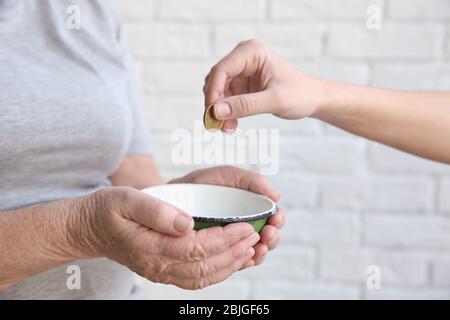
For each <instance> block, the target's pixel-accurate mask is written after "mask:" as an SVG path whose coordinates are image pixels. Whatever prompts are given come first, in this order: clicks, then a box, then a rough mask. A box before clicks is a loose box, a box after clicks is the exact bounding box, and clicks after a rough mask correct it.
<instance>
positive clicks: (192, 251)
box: [187, 241, 208, 261]
mask: <svg viewBox="0 0 450 320" xmlns="http://www.w3.org/2000/svg"><path fill="white" fill-rule="evenodd" d="M187 257H188V259H189V260H190V261H201V260H205V259H206V258H207V257H208V253H207V252H206V250H205V248H204V247H203V245H202V244H201V243H199V242H198V241H195V242H193V244H192V245H191V247H190V248H189V250H188V252H187Z"/></svg>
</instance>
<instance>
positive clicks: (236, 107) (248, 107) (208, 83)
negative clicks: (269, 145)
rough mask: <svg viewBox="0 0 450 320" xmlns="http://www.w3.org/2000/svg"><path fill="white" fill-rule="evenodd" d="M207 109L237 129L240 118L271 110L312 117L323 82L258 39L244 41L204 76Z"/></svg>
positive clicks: (287, 115) (282, 114)
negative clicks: (299, 68)
mask: <svg viewBox="0 0 450 320" xmlns="http://www.w3.org/2000/svg"><path fill="white" fill-rule="evenodd" d="M203 91H204V94H205V108H207V107H208V106H210V105H212V104H214V115H215V117H216V118H217V119H220V120H225V123H224V127H223V129H224V130H226V129H235V128H236V127H237V119H239V118H243V117H247V116H251V115H256V114H260V113H272V114H274V115H276V116H278V117H281V118H284V119H300V118H303V117H308V116H312V115H313V114H314V113H315V112H316V111H317V109H318V108H319V105H320V102H321V99H322V82H321V80H319V79H316V78H313V77H310V76H307V75H305V74H303V73H302V72H300V71H299V70H297V69H296V68H294V67H293V66H292V65H290V64H289V63H287V62H286V61H285V60H283V59H282V58H280V57H279V56H277V55H276V54H275V53H274V52H272V51H271V50H270V49H268V48H267V47H265V46H264V45H262V44H261V43H259V42H258V41H256V40H249V41H244V42H241V43H240V44H239V45H237V46H236V47H235V48H234V49H233V50H232V51H231V52H230V53H229V54H228V55H227V56H225V57H224V58H223V59H222V60H220V61H219V62H218V63H217V64H216V65H215V66H213V67H212V69H211V71H210V72H209V74H208V75H207V76H206V78H205V84H204V87H203Z"/></svg>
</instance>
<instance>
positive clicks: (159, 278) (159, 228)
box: [69, 187, 260, 289]
mask: <svg viewBox="0 0 450 320" xmlns="http://www.w3.org/2000/svg"><path fill="white" fill-rule="evenodd" d="M81 199H82V200H81V201H80V203H79V204H78V208H75V210H74V211H73V212H74V214H73V215H71V218H70V220H71V223H70V232H69V236H70V243H72V246H74V247H76V248H77V250H78V251H79V252H82V255H83V256H84V257H88V258H89V257H91V258H92V257H99V256H105V257H107V258H109V259H112V260H115V261H117V262H119V263H120V264H123V265H125V266H127V267H128V268H130V269H131V270H132V271H134V272H136V273H137V274H139V275H140V276H142V277H145V278H147V279H149V280H151V281H154V282H159V283H164V284H173V285H176V286H178V287H181V288H184V289H201V288H204V287H207V286H209V285H211V284H214V283H217V282H221V281H223V280H225V279H226V278H228V277H229V276H230V275H231V274H232V273H234V272H235V271H237V270H239V269H241V268H242V267H243V266H245V265H246V264H248V263H250V261H251V260H252V258H253V257H254V255H255V249H253V246H255V245H256V244H257V243H258V241H259V239H260V237H259V235H258V234H257V233H256V232H255V231H254V230H253V227H252V226H251V225H249V224H247V223H238V224H232V225H228V226H226V227H223V228H222V227H216V228H210V229H204V230H201V231H198V232H197V231H194V230H193V225H194V222H193V220H192V218H191V217H190V216H189V215H187V214H186V213H184V212H181V211H180V210H179V209H177V208H175V207H173V206H171V205H169V204H168V203H165V202H163V201H161V200H159V199H156V198H153V197H151V196H149V195H147V194H145V193H144V192H142V191H139V190H137V189H133V188H129V187H112V188H106V189H103V190H101V191H98V192H96V193H94V194H92V195H89V196H86V197H84V198H81Z"/></svg>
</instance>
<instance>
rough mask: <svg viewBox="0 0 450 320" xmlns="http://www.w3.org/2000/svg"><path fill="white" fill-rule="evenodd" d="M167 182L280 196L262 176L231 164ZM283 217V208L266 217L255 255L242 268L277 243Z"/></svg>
mask: <svg viewBox="0 0 450 320" xmlns="http://www.w3.org/2000/svg"><path fill="white" fill-rule="evenodd" d="M169 183H203V184H214V185H221V186H226V187H232V188H239V189H245V190H249V191H253V192H255V193H259V194H262V195H265V196H266V197H269V198H270V199H272V200H273V201H278V200H279V198H280V196H279V195H278V193H277V192H276V191H274V190H273V189H272V188H271V187H270V186H269V185H268V183H267V181H266V179H265V177H264V176H261V175H259V174H257V173H255V172H251V171H247V170H243V169H239V168H236V167H232V166H221V167H215V168H209V169H202V170H197V171H194V172H191V173H189V174H188V175H186V176H184V177H182V178H179V179H175V180H172V181H170V182H169ZM284 218H285V214H284V210H283V209H279V210H278V213H277V214H275V215H274V216H272V217H271V218H270V219H268V222H267V225H266V226H265V227H264V228H263V229H262V231H261V233H260V235H261V240H260V242H259V243H258V244H257V245H255V246H254V248H255V255H254V256H253V257H252V259H251V260H250V261H248V262H247V263H246V264H245V265H244V266H243V267H244V268H247V267H250V266H253V265H258V264H260V263H262V262H263V261H264V258H265V256H266V254H267V252H268V251H269V250H272V249H274V248H275V247H276V246H277V245H278V243H279V242H280V230H281V228H282V227H283V224H284Z"/></svg>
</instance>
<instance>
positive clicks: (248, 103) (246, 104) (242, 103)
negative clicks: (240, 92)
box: [237, 97, 256, 115]
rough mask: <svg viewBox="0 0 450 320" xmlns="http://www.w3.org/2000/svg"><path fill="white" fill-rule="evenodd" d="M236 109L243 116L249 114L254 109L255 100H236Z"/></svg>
mask: <svg viewBox="0 0 450 320" xmlns="http://www.w3.org/2000/svg"><path fill="white" fill-rule="evenodd" d="M237 103H238V109H239V110H240V112H241V113H242V114H243V115H248V114H251V112H252V111H253V110H255V108H256V104H255V100H254V99H252V98H250V97H249V98H246V99H244V98H241V97H239V99H237Z"/></svg>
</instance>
